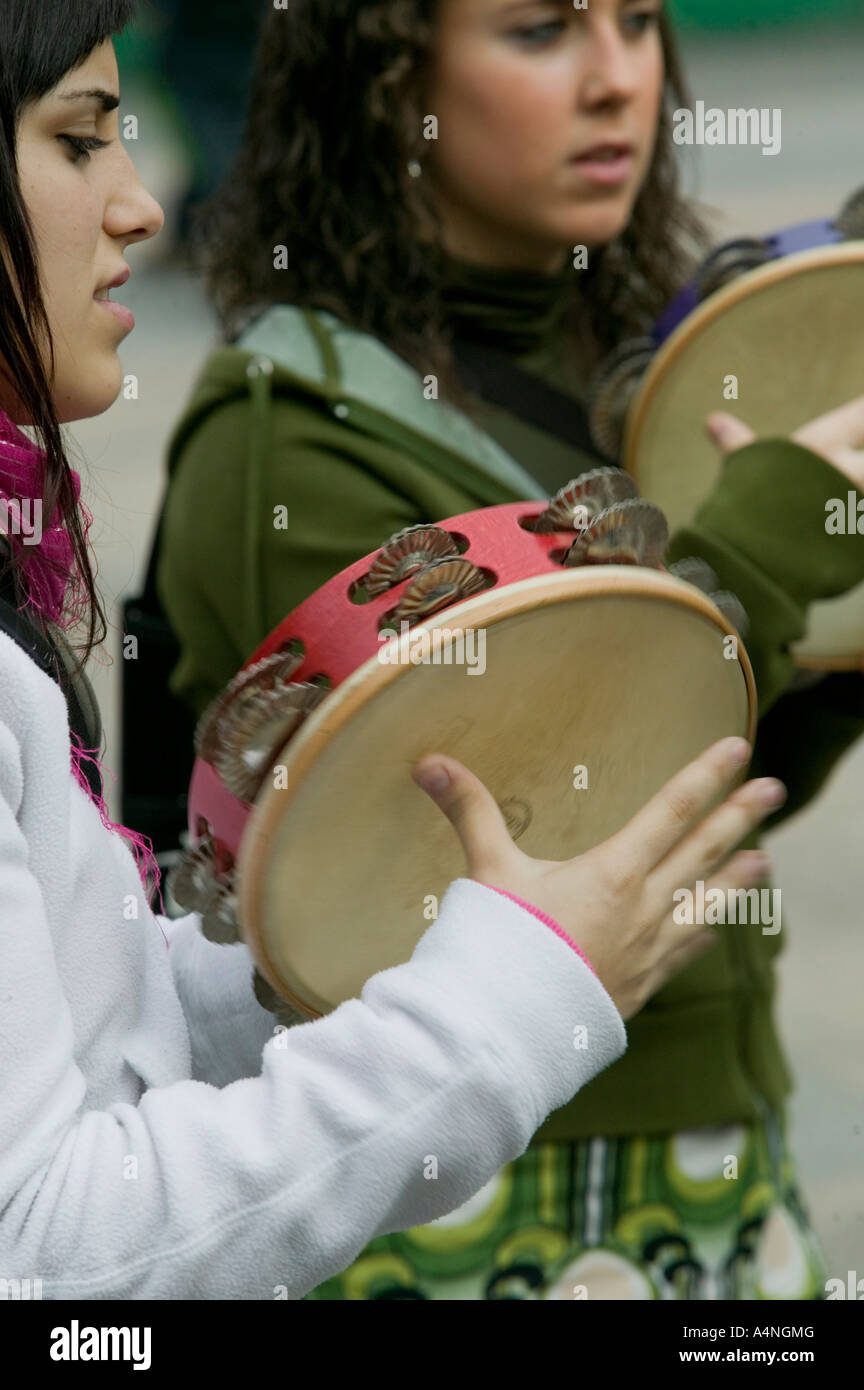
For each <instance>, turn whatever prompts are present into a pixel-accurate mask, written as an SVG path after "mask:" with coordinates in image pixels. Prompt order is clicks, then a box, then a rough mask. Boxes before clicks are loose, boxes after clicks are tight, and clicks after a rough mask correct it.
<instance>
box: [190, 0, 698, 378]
mask: <svg viewBox="0 0 864 1390" xmlns="http://www.w3.org/2000/svg"><path fill="white" fill-rule="evenodd" d="M436 8H437V0H370V2H369V3H362V4H357V3H356V0H292V3H291V5H290V9H289V10H288V11H287V13H278V12H274V13H273V14H271V15H270V16H269V18H268V19H267V20H266V21H265V23H264V26H263V29H262V33H261V38H260V46H259V51H258V58H257V64H256V70H255V75H254V78H253V84H252V89H251V97H250V107H249V112H248V117H247V123H246V131H245V136H244V141H243V145H242V148H241V150H240V153H239V156H238V158H237V161H236V165H235V167H234V170H233V172H232V175H231V177H230V178H229V179H228V180H227V182H226V183H225V185H224V186H223V188H222V189H220V191H219V192H218V193H217V194H216V196H215V197H214V198H213V199H211V200H210V201H209V203H208V204H206V205H205V206H204V208H203V209H201V212H200V214H199V218H198V219H197V227H196V231H195V237H194V241H195V245H196V255H197V259H198V260H199V263H200V264H201V266H202V268H203V269H204V271H205V272H206V275H207V280H208V285H209V290H210V294H211V298H212V299H213V301H214V303H215V305H216V308H217V311H218V313H219V315H220V318H221V321H222V324H223V328H224V330H225V334H226V337H227V338H229V339H231V338H233V337H235V336H236V335H237V333H238V332H239V331H240V330H241V329H242V328H243V326H244V325H245V324H246V323H247V322H249V320H250V319H251V318H253V317H255V315H256V314H258V313H260V312H262V311H263V309H265V308H266V307H268V306H269V305H271V304H275V303H283V304H285V303H287V304H295V305H305V306H309V307H313V308H319V309H326V310H330V312H332V313H333V314H335V315H336V316H337V317H338V318H340V319H341V320H343V321H344V322H346V323H349V324H351V325H353V326H354V327H356V328H359V329H362V330H364V331H366V332H369V333H371V334H373V335H375V336H376V337H377V338H379V339H380V340H381V341H383V342H385V343H386V344H387V345H388V346H389V347H391V348H392V349H393V350H394V351H395V352H397V353H398V354H399V355H400V356H401V357H403V358H404V359H405V360H406V361H408V362H410V363H411V364H412V365H413V366H415V367H416V368H417V369H418V370H420V371H422V372H423V373H424V374H425V373H428V372H433V373H435V374H436V375H437V376H438V378H439V381H440V383H441V389H442V392H443V393H444V394H445V395H450V396H451V397H452V398H456V399H458V400H459V401H460V402H461V403H464V396H463V394H462V392H461V390H460V388H459V386H458V382H457V380H456V374H455V371H454V369H453V361H452V355H451V352H450V349H449V345H448V344H449V336H448V329H447V321H446V313H445V308H444V303H443V295H442V289H443V271H444V264H445V262H444V255H443V244H442V239H441V227H440V220H439V218H438V216H437V213H436V208H435V205H434V196H433V195H432V193H431V192H430V189H429V187H428V186H427V185H428V181H427V180H424V179H422V178H412V177H411V176H410V174H409V172H408V165H409V162H411V161H418V162H421V163H422V159H423V155H424V152H425V151H426V150H428V145H427V142H426V140H425V139H424V133H423V122H424V116H425V114H426V113H425V110H424V108H423V104H422V103H423V97H424V86H425V82H424V79H425V77H426V75H427V73H428V71H429V67H430V59H431V57H432V55H433V45H434V17H435V11H436ZM660 26H661V27H660V32H661V42H662V48H663V55H664V61H665V91H664V101H663V106H662V113H661V117H660V123H659V130H658V138H657V141H656V146H655V150H654V156H653V160H652V163H651V166H650V169H649V172H648V175H647V177H646V180H645V183H644V185H643V187H642V190H641V192H640V194H639V197H638V199H637V201H636V204H635V207H634V210H633V214H632V217H631V219H630V222H629V225H628V226H627V228H626V229H625V231H624V232H623V233H622V234H621V236H620V237H619V238H617V239H616V240H615V241H614V242H611V243H610V244H609V245H607V246H605V247H603V248H602V249H601V250H599V251H595V252H594V253H593V255H592V256H591V258H590V259H591V264H590V268H589V269H588V270H586V271H585V272H583V273H582V274H581V275H580V276H579V277H577V279H576V281H575V286H574V291H573V294H574V300H573V306H572V310H571V322H572V324H573V327H574V329H575V331H576V333H577V335H578V336H579V337H581V339H582V341H583V343H585V344H586V345H587V346H588V349H589V351H590V356H591V358H592V359H593V360H594V361H595V362H596V360H597V359H598V358H599V357H600V356H602V355H603V354H604V353H606V352H608V351H610V350H611V349H613V348H614V347H615V346H616V345H617V344H619V343H620V342H621V341H622V339H626V338H629V337H636V336H638V335H640V334H642V333H644V332H645V331H646V329H647V328H648V327H649V326H650V324H651V323H652V322H653V320H654V318H656V316H657V314H658V313H659V311H660V310H661V309H662V308H663V306H664V305H665V304H666V303H667V302H668V300H669V299H670V297H671V296H672V294H673V293H674V292H675V291H676V290H677V289H678V288H680V286H681V284H682V283H683V281H684V279H685V278H686V276H687V274H688V273H689V272H690V270H691V267H692V264H693V262H694V260H695V257H696V253H697V250H698V249H699V248H702V247H703V246H704V244H705V233H704V229H703V227H702V224H701V222H700V220H699V219H698V217H697V216H696V214H695V213H694V212H693V211H692V210H691V208H690V207H689V206H688V205H687V203H686V202H684V200H683V199H682V197H681V195H680V192H679V187H678V166H677V161H676V158H675V152H674V147H673V144H672V139H671V110H672V109H673V104H674V106H679V107H680V106H685V105H687V104H688V93H687V90H686V87H685V83H684V78H683V73H682V70H681V64H680V61H679V58H678V53H677V48H676V45H675V40H674V36H673V33H672V29H671V26H670V23H669V21H668V18H667V17H666V16H665V15H663V16H661V21H660ZM420 229H423V239H421V237H420V235H419V232H420ZM283 245H284V246H285V247H286V248H287V253H288V254H287V265H286V266H285V268H282V267H280V268H279V269H276V268H275V267H274V249H275V248H276V247H277V246H283Z"/></svg>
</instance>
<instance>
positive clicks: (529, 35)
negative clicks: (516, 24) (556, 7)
mask: <svg viewBox="0 0 864 1390" xmlns="http://www.w3.org/2000/svg"><path fill="white" fill-rule="evenodd" d="M566 27H567V26H566V24H565V23H564V21H563V20H562V19H551V20H549V21H548V22H547V23H546V24H532V25H531V26H530V27H529V28H523V29H511V30H510V33H511V35H512V36H513V38H515V39H516V40H517V41H518V42H519V43H521V44H525V45H526V46H527V47H528V48H540V47H542V45H543V44H546V43H554V41H555V40H556V39H557V38H560V37H561V35H562V34H563V32H564V30H565V29H566Z"/></svg>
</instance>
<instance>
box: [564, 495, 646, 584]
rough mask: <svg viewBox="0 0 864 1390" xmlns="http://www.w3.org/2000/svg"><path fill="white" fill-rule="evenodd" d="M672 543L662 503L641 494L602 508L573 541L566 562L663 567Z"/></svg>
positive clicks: (568, 564) (568, 563)
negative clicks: (655, 502) (662, 510)
mask: <svg viewBox="0 0 864 1390" xmlns="http://www.w3.org/2000/svg"><path fill="white" fill-rule="evenodd" d="M668 545H669V526H668V523H667V521H666V517H665V516H664V515H663V513H662V512H661V510H660V508H659V507H655V506H654V504H653V503H652V502H646V501H645V500H644V499H643V498H641V497H633V498H630V499H629V500H628V501H626V502H616V503H615V505H614V506H613V507H608V508H607V509H606V511H605V512H601V513H600V515H599V516H597V517H595V518H594V521H593V522H592V523H591V525H590V526H589V527H587V529H586V530H585V531H583V532H582V535H581V536H579V538H578V539H577V540H576V541H574V542H573V544H572V545H571V547H570V549H569V550H568V552H567V554H566V556H565V557H564V564H565V565H566V566H576V565H641V566H642V567H643V568H646V569H660V568H661V567H662V565H663V559H664V556H665V554H666V549H667V547H668Z"/></svg>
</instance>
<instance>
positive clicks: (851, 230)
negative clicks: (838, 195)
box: [834, 188, 864, 241]
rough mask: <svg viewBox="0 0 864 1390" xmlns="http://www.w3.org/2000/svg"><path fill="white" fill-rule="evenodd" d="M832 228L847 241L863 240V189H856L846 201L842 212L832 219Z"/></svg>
mask: <svg viewBox="0 0 864 1390" xmlns="http://www.w3.org/2000/svg"><path fill="white" fill-rule="evenodd" d="M834 226H835V227H836V228H837V230H838V231H839V232H842V233H843V235H844V237H845V238H846V240H847V241H861V240H864V188H859V189H857V190H856V191H855V192H854V193H853V194H852V196H851V198H847V199H846V202H845V204H844V205H843V209H842V211H841V212H840V214H839V215H838V216H837V217H836V218H835V219H834Z"/></svg>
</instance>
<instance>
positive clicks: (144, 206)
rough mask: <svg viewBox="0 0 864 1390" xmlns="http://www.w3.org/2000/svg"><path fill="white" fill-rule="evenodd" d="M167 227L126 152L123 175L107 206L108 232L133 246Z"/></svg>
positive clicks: (120, 176) (121, 174)
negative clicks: (134, 243)
mask: <svg viewBox="0 0 864 1390" xmlns="http://www.w3.org/2000/svg"><path fill="white" fill-rule="evenodd" d="M164 225H165V214H164V212H163V211H162V208H161V207H160V205H159V204H158V203H157V201H156V199H155V198H154V197H153V196H152V194H150V193H148V191H147V189H146V188H145V187H144V185H143V183H142V182H141V180H140V178H139V177H138V171H137V169H136V168H135V165H134V164H133V163H132V160H131V159H130V157H129V155H128V153H127V152H126V151H125V150H123V151H122V167H121V170H120V174H119V177H118V179H117V181H116V183H115V185H114V188H113V189H112V193H111V196H110V197H109V199H108V201H107V203H106V205H105V219H104V228H105V231H106V232H107V233H108V235H109V236H111V237H115V238H120V239H122V240H123V241H125V242H126V243H127V245H131V244H132V243H133V242H137V241H147V240H149V238H150V237H154V236H156V235H157V234H158V233H159V232H161V230H162V228H163V226H164Z"/></svg>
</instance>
